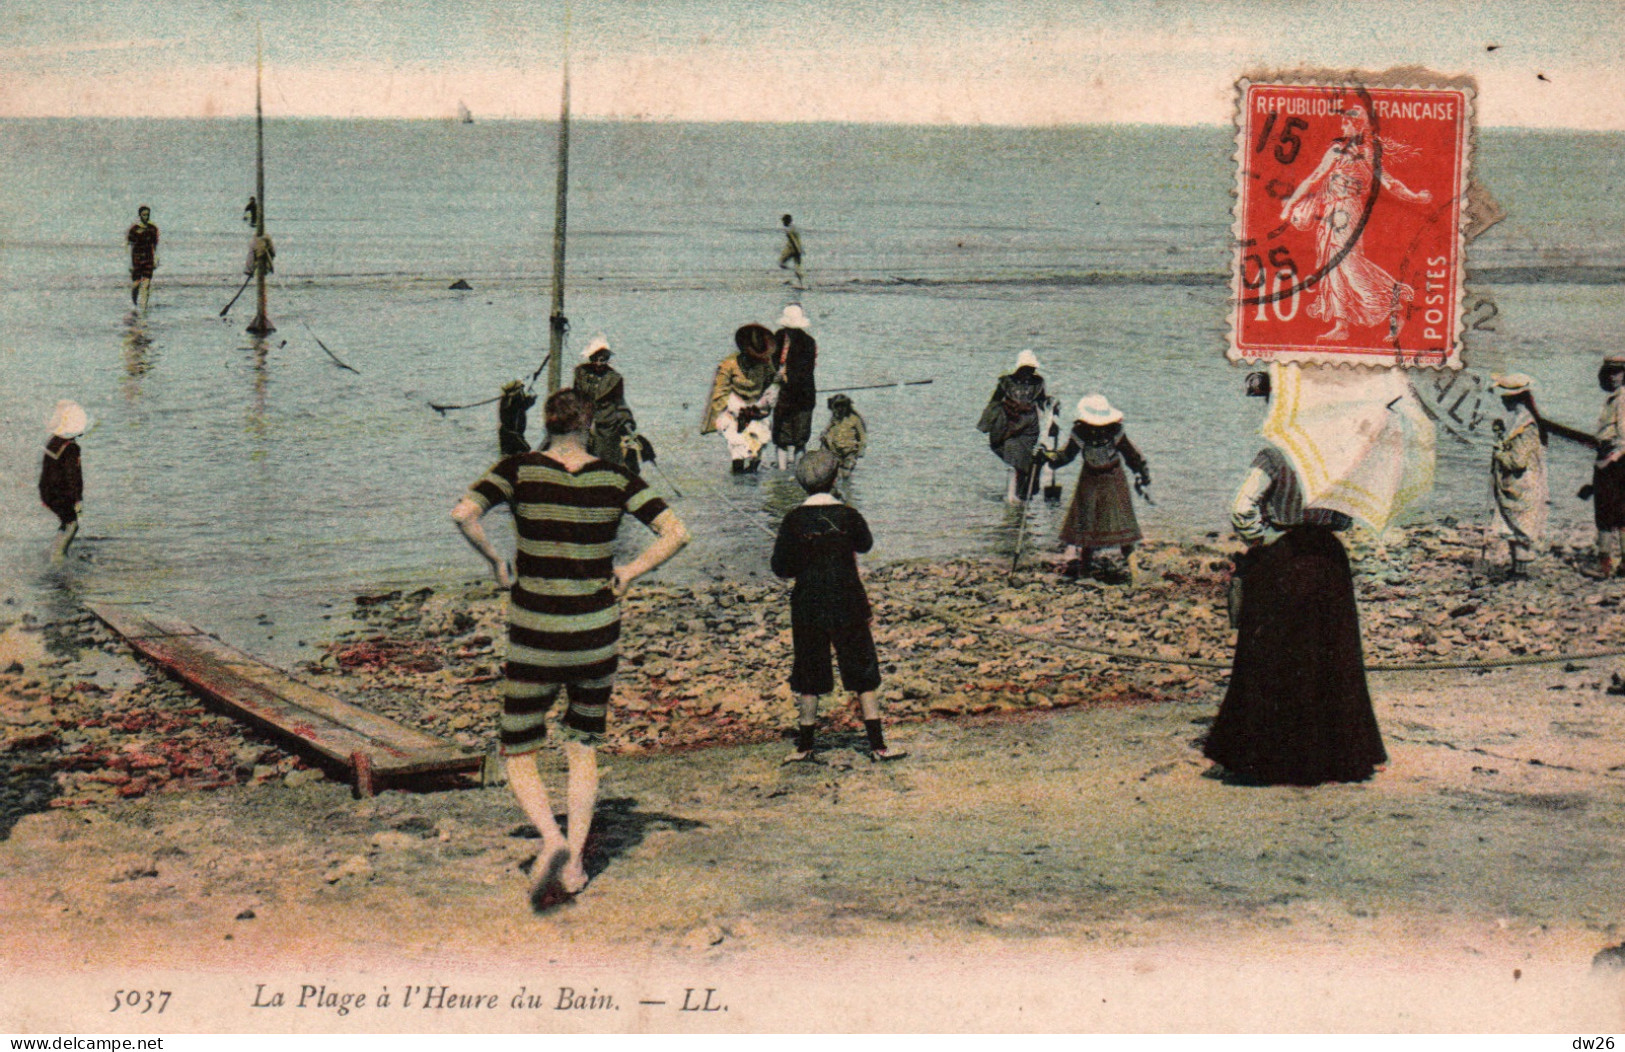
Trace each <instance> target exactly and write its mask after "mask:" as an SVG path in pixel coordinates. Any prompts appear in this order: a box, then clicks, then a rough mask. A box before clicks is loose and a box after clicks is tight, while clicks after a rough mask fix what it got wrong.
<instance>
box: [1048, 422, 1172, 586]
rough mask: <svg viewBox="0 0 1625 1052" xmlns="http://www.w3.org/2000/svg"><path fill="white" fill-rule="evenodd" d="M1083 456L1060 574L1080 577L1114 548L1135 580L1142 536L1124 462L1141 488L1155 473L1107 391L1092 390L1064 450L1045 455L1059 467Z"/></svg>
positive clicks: (1068, 515)
mask: <svg viewBox="0 0 1625 1052" xmlns="http://www.w3.org/2000/svg"><path fill="white" fill-rule="evenodd" d="M1080 454H1081V455H1082V458H1083V463H1082V467H1080V468H1079V470H1078V485H1077V487H1076V488H1075V489H1074V490H1073V492H1072V505H1071V506H1070V507H1069V508H1067V511H1066V521H1065V522H1063V523H1062V524H1061V541H1062V543H1064V544H1065V545H1066V563H1065V564H1064V565H1063V566H1062V567H1061V576H1062V577H1066V578H1069V579H1072V580H1077V579H1078V578H1080V577H1084V576H1086V575H1088V574H1089V573H1090V572H1091V569H1092V564H1093V561H1094V553H1095V551H1096V550H1097V549H1100V548H1112V547H1115V548H1119V549H1121V551H1122V553H1123V567H1124V576H1125V577H1127V578H1128V579H1129V580H1130V581H1132V580H1133V578H1134V545H1135V544H1137V543H1139V540H1140V536H1141V534H1140V523H1139V520H1137V519H1136V518H1135V517H1134V499H1133V497H1131V496H1130V495H1129V489H1128V480H1127V479H1126V478H1125V477H1124V474H1123V465H1125V464H1127V465H1128V469H1129V470H1130V471H1132V472H1134V485H1135V487H1136V488H1137V489H1139V490H1140V491H1141V492H1144V491H1145V488H1146V487H1147V486H1149V485H1151V471H1150V469H1149V468H1148V467H1147V466H1146V462H1145V457H1143V456H1141V455H1140V451H1139V450H1138V449H1136V448H1134V443H1132V442H1130V441H1129V440H1128V436H1127V435H1125V434H1124V433H1123V413H1122V411H1121V410H1119V409H1115V408H1113V407H1112V404H1111V403H1110V402H1109V401H1107V400H1106V396H1105V395H1101V394H1092V395H1089V396H1087V397H1085V398H1084V399H1083V400H1082V401H1080V402H1078V416H1077V422H1076V423H1074V424H1073V425H1072V433H1071V434H1070V435H1068V436H1067V440H1066V446H1065V448H1063V449H1062V450H1061V451H1060V452H1059V453H1054V454H1049V455H1047V457H1046V459H1048V460H1049V462H1050V463H1051V464H1053V465H1054V466H1055V467H1058V468H1059V467H1065V466H1066V465H1067V464H1069V463H1071V461H1072V458H1073V457H1076V456H1079V455H1080Z"/></svg>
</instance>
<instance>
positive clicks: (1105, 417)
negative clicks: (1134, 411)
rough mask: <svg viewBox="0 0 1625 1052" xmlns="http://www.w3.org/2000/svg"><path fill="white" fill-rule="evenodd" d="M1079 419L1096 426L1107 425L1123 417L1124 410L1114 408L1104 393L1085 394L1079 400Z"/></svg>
mask: <svg viewBox="0 0 1625 1052" xmlns="http://www.w3.org/2000/svg"><path fill="white" fill-rule="evenodd" d="M1078 419H1079V420H1081V421H1082V422H1083V423H1085V424H1092V425H1094V426H1095V427H1105V426H1106V425H1108V424H1115V423H1117V422H1118V421H1119V420H1121V419H1123V411H1122V410H1121V409H1114V408H1112V404H1111V403H1110V402H1108V401H1106V396H1105V395H1103V394H1092V395H1084V396H1083V397H1082V398H1081V399H1079V400H1078Z"/></svg>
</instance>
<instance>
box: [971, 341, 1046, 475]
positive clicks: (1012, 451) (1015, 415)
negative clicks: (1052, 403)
mask: <svg viewBox="0 0 1625 1052" xmlns="http://www.w3.org/2000/svg"><path fill="white" fill-rule="evenodd" d="M1045 398H1046V396H1045V394H1044V378H1043V377H1042V376H1040V375H1038V358H1037V357H1036V356H1034V354H1033V352H1032V351H1022V352H1021V354H1020V355H1018V356H1017V357H1016V371H1015V372H1013V373H1005V374H1004V375H1003V376H1001V377H999V382H998V385H997V386H995V387H994V388H993V397H992V398H990V399H988V402H987V408H986V409H984V410H982V418H981V420H980V421H978V422H977V424H976V429H977V430H978V431H981V432H982V433H984V434H986V435H987V444H988V446H989V448H991V449H992V450H993V452H994V453H996V454H998V457H999V459H1000V460H1002V461H1004V462H1005V463H1006V464H1008V465H1009V466H1010V479H1009V485H1008V486H1007V487H1006V489H1005V496H1004V499H1005V501H1006V502H1008V503H1010V504H1023V503H1025V502H1026V500H1027V496H1028V491H1029V490H1030V489H1031V487H1032V483H1033V450H1034V447H1035V446H1036V445H1037V444H1038V414H1039V411H1040V410H1041V409H1042V408H1043V406H1044V402H1045Z"/></svg>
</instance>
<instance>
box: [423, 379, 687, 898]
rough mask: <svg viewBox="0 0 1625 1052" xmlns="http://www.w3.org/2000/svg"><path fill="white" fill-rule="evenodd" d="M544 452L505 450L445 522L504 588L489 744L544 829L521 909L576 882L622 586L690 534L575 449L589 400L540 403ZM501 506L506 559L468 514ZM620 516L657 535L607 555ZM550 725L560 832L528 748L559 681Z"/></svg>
mask: <svg viewBox="0 0 1625 1052" xmlns="http://www.w3.org/2000/svg"><path fill="white" fill-rule="evenodd" d="M543 412H544V415H545V418H546V422H547V432H548V435H549V438H550V441H549V444H548V447H547V449H546V450H545V451H537V452H532V453H520V454H517V455H514V456H510V457H504V458H503V459H502V460H500V461H498V462H497V463H496V465H495V466H493V467H492V468H491V470H490V471H488V472H486V474H485V475H484V476H483V477H482V478H481V479H480V480H479V481H478V482H476V483H474V485H473V487H472V488H471V489H470V490H469V492H468V494H467V495H466V496H465V497H463V499H462V500H461V501H459V502H458V504H457V506H456V507H455V508H453V509H452V518H454V519H455V520H456V521H457V525H458V527H459V528H460V529H461V530H462V532H463V535H464V536H465V537H466V538H468V542H469V543H470V544H471V545H473V546H474V548H475V550H476V551H478V552H479V553H480V554H481V555H483V556H484V557H485V560H486V561H487V562H488V563H490V564H491V568H492V571H493V572H494V573H495V574H496V579H497V584H498V585H500V586H502V587H503V588H511V590H510V592H509V595H508V654H507V663H506V665H505V666H504V669H503V672H504V680H505V683H504V688H503V702H502V721H501V743H502V756H503V763H504V766H505V767H506V770H507V774H508V784H509V786H510V787H511V788H512V789H513V793H514V796H515V797H517V798H518V800H519V805H520V806H521V807H522V808H524V811H525V814H526V815H527V816H528V817H529V818H530V821H531V823H532V824H533V825H535V827H536V830H537V832H539V833H540V834H541V836H542V846H541V851H540V852H539V853H538V855H537V858H536V869H535V871H534V873H533V878H534V879H533V881H532V886H531V905H532V906H533V907H534V908H535V909H537V910H542V909H546V908H548V907H550V906H552V905H554V904H556V903H558V902H559V901H561V900H563V899H566V898H569V897H571V896H574V895H575V894H577V893H578V892H580V891H581V889H582V888H584V887H586V886H587V880H588V875H587V870H586V864H585V863H586V860H585V858H583V852H584V850H585V847H586V843H587V830H588V828H589V826H590V825H591V824H592V816H593V806H594V803H595V802H596V800H597V796H598V759H597V754H596V752H595V751H594V748H595V747H596V745H597V744H598V743H599V741H600V740H601V739H602V736H603V734H604V730H605V726H606V720H607V715H608V709H609V701H610V693H611V690H612V688H613V685H614V681H615V668H616V664H617V659H618V658H617V641H618V640H619V638H620V633H621V621H620V600H621V597H622V596H624V595H625V594H626V591H627V588H628V587H630V585H631V584H632V582H633V581H635V580H637V578H639V577H641V576H642V575H643V574H646V573H648V572H649V571H650V570H653V569H654V568H655V567H657V566H659V565H660V564H661V563H663V562H665V561H666V560H667V559H669V558H671V557H672V555H674V554H675V553H676V552H677V550H678V549H679V548H681V547H682V546H683V545H684V544H686V543H688V531H687V530H686V529H685V528H684V527H683V524H682V522H681V521H680V520H679V519H678V518H677V515H676V514H675V513H674V512H673V511H671V509H669V508H667V507H666V504H665V502H664V501H662V500H661V499H660V498H659V497H657V496H655V495H654V493H653V492H652V491H650V490H649V488H648V487H647V486H646V485H645V484H644V482H643V480H642V479H639V478H637V477H636V476H634V475H630V474H628V473H627V472H626V471H624V470H623V469H620V468H616V467H614V466H613V465H610V464H607V463H605V462H604V461H602V460H599V459H597V458H596V457H594V456H592V454H590V453H588V452H587V435H588V432H589V430H590V429H591V427H592V404H591V403H590V402H588V401H587V399H585V398H583V397H582V396H581V395H579V394H577V393H576V392H575V391H573V390H570V389H568V388H566V389H565V390H562V391H558V392H555V393H554V394H553V396H552V397H550V398H549V399H548V400H547V403H546V405H545V406H544V407H543ZM502 503H506V504H507V505H508V507H509V509H510V510H511V511H512V513H513V519H514V527H515V532H516V533H517V534H518V553H517V557H516V559H515V562H514V563H513V565H512V566H511V567H510V564H509V562H508V560H506V559H504V558H503V557H502V556H501V555H500V554H498V552H497V550H496V548H495V547H494V546H493V545H492V544H491V541H490V539H489V538H488V537H487V536H486V534H485V530H484V527H483V526H482V525H481V523H480V518H481V516H483V515H484V514H485V513H486V512H487V511H489V510H490V509H491V508H492V507H493V506H494V505H497V504H502ZM627 512H630V513H631V514H632V515H633V516H635V517H636V518H637V519H638V521H639V522H642V523H643V524H644V525H645V526H648V527H649V528H650V529H652V530H654V531H655V532H656V533H658V534H659V537H658V539H657V540H656V541H655V542H654V543H653V544H651V545H649V547H648V548H646V549H644V551H643V553H642V554H641V555H639V556H638V557H637V558H636V559H633V560H632V561H631V562H628V563H624V564H622V565H620V566H615V565H613V564H612V562H611V555H612V553H613V552H614V549H615V536H616V533H617V531H618V529H619V527H620V522H621V516H622V515H623V514H624V513H627ZM561 689H562V690H563V691H564V693H565V695H566V697H567V698H568V704H567V706H566V708H565V711H564V715H563V717H562V718H561V720H560V725H561V734H562V735H563V736H564V737H565V743H564V753H565V757H566V760H567V762H568V764H569V775H568V779H567V782H566V790H565V791H566V813H567V816H568V824H569V838H568V840H566V838H565V835H564V833H563V832H561V831H560V829H559V825H558V822H557V821H556V820H555V819H554V817H553V807H552V804H551V803H550V802H549V799H548V795H547V790H546V789H545V788H544V787H543V785H542V777H541V772H540V770H539V769H538V766H537V759H538V757H537V753H538V752H539V750H540V749H541V748H542V746H543V745H544V744H545V743H546V739H547V713H548V710H549V709H551V708H552V707H553V703H554V702H555V701H556V700H557V699H558V696H559V692H560V690H561Z"/></svg>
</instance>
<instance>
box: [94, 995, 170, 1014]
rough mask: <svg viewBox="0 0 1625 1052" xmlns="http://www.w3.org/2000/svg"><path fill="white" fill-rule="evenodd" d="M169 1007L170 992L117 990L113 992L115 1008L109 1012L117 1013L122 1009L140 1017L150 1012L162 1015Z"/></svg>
mask: <svg viewBox="0 0 1625 1052" xmlns="http://www.w3.org/2000/svg"><path fill="white" fill-rule="evenodd" d="M167 1007H169V991H168V990H115V991H114V992H113V1007H112V1008H109V1009H108V1011H109V1012H117V1011H118V1010H119V1009H121V1008H122V1009H124V1010H125V1011H127V1012H136V1013H139V1014H140V1015H146V1014H147V1013H148V1012H153V1011H156V1012H157V1013H158V1014H159V1015H162V1014H163V1011H164V1009H165V1008H167Z"/></svg>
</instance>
